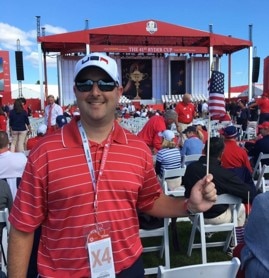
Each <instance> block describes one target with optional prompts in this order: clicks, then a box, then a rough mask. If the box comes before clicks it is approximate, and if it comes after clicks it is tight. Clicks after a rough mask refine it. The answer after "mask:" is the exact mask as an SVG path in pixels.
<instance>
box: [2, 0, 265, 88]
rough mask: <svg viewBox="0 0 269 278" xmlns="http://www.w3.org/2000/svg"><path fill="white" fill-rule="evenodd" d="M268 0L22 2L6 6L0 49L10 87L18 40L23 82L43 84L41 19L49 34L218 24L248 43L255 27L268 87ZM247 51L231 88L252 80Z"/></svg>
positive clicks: (237, 58) (52, 74) (52, 72)
mask: <svg viewBox="0 0 269 278" xmlns="http://www.w3.org/2000/svg"><path fill="white" fill-rule="evenodd" d="M268 11H269V1H268V0H259V1H252V0H214V1H213V0H204V1H201V0H192V1H182V0H167V1H161V0H155V1H141V0H136V1H123V0H113V1H111V0H102V1H101V0H100V1H86V0H80V1H70V0H65V1H60V0H54V1H52V0H46V1H44V2H42V1H41V2H40V1H33V0H27V1H23V2H21V1H19V0H9V1H7V0H6V1H2V3H1V16H0V49H1V50H8V51H10V63H11V82H12V83H17V79H16V70H15V68H16V67H15V51H16V50H17V39H19V40H20V50H22V51H23V61H24V81H23V83H35V82H36V81H37V80H39V72H38V53H37V51H38V50H37V43H36V26H37V24H36V16H40V17H41V18H40V23H41V27H45V33H46V35H50V34H57V33H63V32H72V31H79V30H83V29H85V20H88V25H89V28H96V27H103V26H110V25H117V24H121V23H128V22H134V21H140V20H148V19H154V20H160V21H165V22H168V23H172V24H176V25H180V26H185V27H189V28H193V29H199V30H203V31H208V30H209V25H210V24H212V25H213V32H214V33H216V34H221V35H231V36H233V37H236V38H240V39H247V40H248V39H249V25H250V24H252V25H253V27H252V31H253V32H252V40H253V45H254V47H255V48H256V54H257V56H259V57H261V67H260V74H259V81H258V83H262V82H263V59H264V58H265V57H267V56H268V55H269V28H268V27H267V26H268V23H266V22H267V19H268ZM47 61H48V82H49V84H57V71H56V59H55V58H48V60H47ZM247 67H248V51H247V50H242V51H240V52H238V53H236V54H234V55H233V56H232V73H233V75H232V82H231V83H232V84H231V85H232V86H238V85H244V84H247V81H248V68H247ZM222 71H223V72H225V71H227V58H225V57H224V58H223V59H222Z"/></svg>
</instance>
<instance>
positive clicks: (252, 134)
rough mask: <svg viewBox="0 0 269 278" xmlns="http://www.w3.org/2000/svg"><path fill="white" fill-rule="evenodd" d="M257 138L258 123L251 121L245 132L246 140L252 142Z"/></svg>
mask: <svg viewBox="0 0 269 278" xmlns="http://www.w3.org/2000/svg"><path fill="white" fill-rule="evenodd" d="M256 136H257V121H249V122H248V126H247V130H246V131H244V139H246V140H251V139H255V138H256Z"/></svg>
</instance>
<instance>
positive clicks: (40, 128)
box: [36, 124, 47, 135]
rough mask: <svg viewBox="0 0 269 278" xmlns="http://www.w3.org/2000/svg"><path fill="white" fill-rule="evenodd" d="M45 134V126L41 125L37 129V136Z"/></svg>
mask: <svg viewBox="0 0 269 278" xmlns="http://www.w3.org/2000/svg"><path fill="white" fill-rule="evenodd" d="M46 132H47V126H46V125H45V124H41V125H40V126H39V127H38V128H37V132H36V133H37V134H43V135H44V134H45V133H46Z"/></svg>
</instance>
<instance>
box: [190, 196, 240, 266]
mask: <svg viewBox="0 0 269 278" xmlns="http://www.w3.org/2000/svg"><path fill="white" fill-rule="evenodd" d="M241 203H242V200H241V198H239V197H236V196H233V195H230V194H221V195H218V198H217V201H216V203H215V204H216V205H219V204H227V205H229V206H230V208H231V210H232V221H231V222H229V223H223V224H215V225H212V224H205V222H204V214H203V213H197V214H195V215H194V219H193V223H192V230H191V235H190V240H189V246H188V252H187V254H188V256H191V253H192V250H193V249H194V248H201V252H202V263H203V264H204V263H207V252H206V250H207V247H218V246H224V247H223V250H224V251H226V250H227V249H228V247H229V243H230V241H231V239H232V236H233V238H234V243H235V245H237V238H236V232H235V228H236V227H237V215H238V210H239V207H240V205H241ZM196 231H199V232H200V242H199V243H195V242H194V241H195V234H196ZM216 232H227V236H226V239H225V240H223V241H218V242H212V241H211V242H206V233H216Z"/></svg>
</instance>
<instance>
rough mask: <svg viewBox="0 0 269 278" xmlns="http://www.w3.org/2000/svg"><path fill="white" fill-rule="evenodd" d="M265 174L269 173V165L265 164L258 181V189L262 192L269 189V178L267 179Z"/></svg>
mask: <svg viewBox="0 0 269 278" xmlns="http://www.w3.org/2000/svg"><path fill="white" fill-rule="evenodd" d="M265 174H269V165H263V166H262V169H261V172H260V174H259V177H258V180H257V182H256V190H257V191H261V192H263V193H264V192H266V191H269V180H268V179H265V176H264V175H265Z"/></svg>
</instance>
